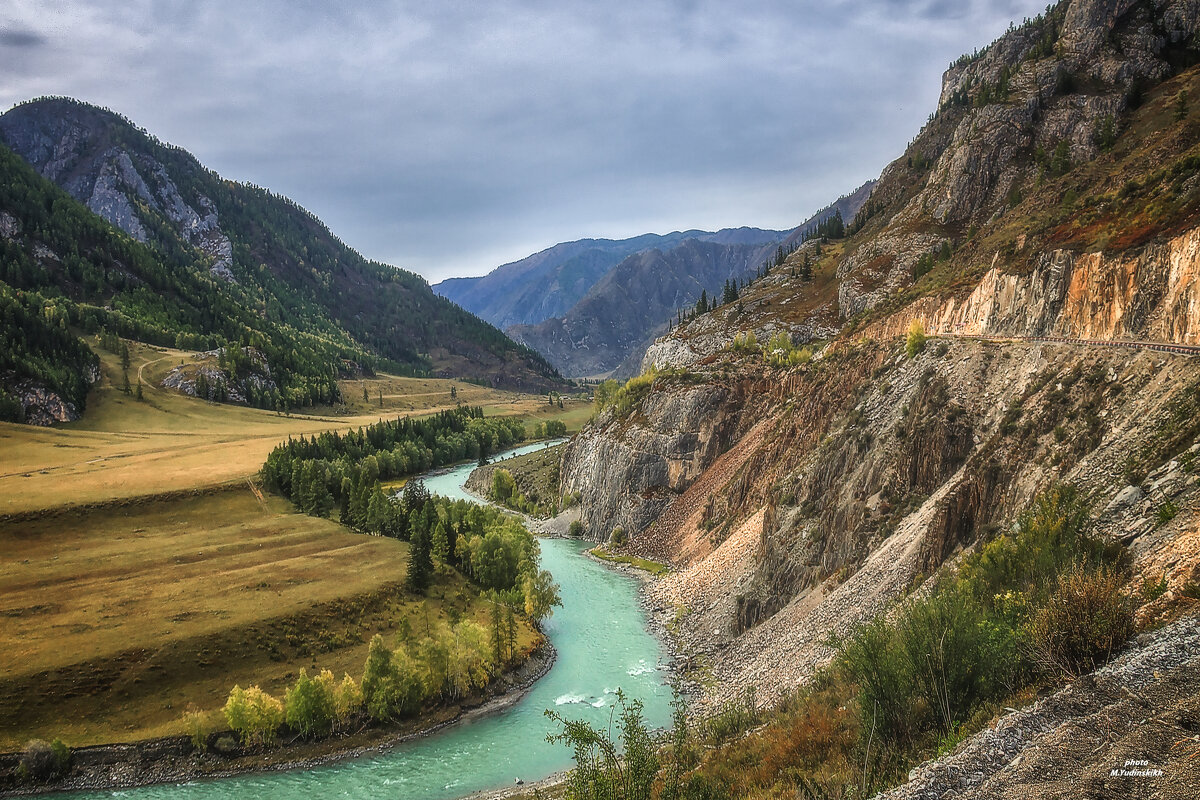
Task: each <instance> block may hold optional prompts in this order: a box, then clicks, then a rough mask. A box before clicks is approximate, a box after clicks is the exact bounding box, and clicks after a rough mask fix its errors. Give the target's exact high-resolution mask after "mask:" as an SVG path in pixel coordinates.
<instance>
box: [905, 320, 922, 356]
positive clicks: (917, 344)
mask: <svg viewBox="0 0 1200 800" xmlns="http://www.w3.org/2000/svg"><path fill="white" fill-rule="evenodd" d="M924 349H925V326H924V325H922V324H921V321H920V320H917V319H914V320H913V321H912V324H911V325H909V326H908V337H907V338H906V339H905V343H904V352H906V353H907V354H908V357H909V358H916V357H917V356H918V355H920V353H921V352H922V351H923V350H924Z"/></svg>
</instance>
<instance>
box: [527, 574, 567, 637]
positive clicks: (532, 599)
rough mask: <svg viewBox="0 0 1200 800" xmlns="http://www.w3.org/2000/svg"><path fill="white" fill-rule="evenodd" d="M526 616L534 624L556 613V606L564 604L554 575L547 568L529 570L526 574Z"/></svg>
mask: <svg viewBox="0 0 1200 800" xmlns="http://www.w3.org/2000/svg"><path fill="white" fill-rule="evenodd" d="M524 590H525V616H527V617H529V619H530V620H531V621H533V623H534V624H538V623H540V622H541V621H542V620H543V619H545V618H546V617H548V616H550V615H551V614H553V613H554V607H555V606H561V605H562V597H561V595H560V594H559V591H558V584H557V583H555V582H554V576H553V575H551V574H550V573H549V572H548V571H547V570H544V569H543V570H539V571H538V572H529V573H527V574H526V576H525V585H524Z"/></svg>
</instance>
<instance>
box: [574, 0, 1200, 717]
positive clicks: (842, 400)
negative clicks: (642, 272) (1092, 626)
mask: <svg viewBox="0 0 1200 800" xmlns="http://www.w3.org/2000/svg"><path fill="white" fill-rule="evenodd" d="M1197 30H1200V7H1196V6H1195V5H1194V4H1192V3H1187V2H1157V3H1155V2H1123V1H1119V2H1101V1H1100V0H1075V2H1070V3H1062V4H1059V5H1057V6H1055V7H1054V8H1052V9H1051V10H1050V11H1049V12H1048V13H1047V15H1045V16H1044V17H1041V18H1039V19H1038V20H1035V21H1032V22H1030V23H1029V24H1027V25H1025V26H1022V27H1020V28H1015V29H1013V30H1011V31H1010V32H1009V33H1007V34H1006V35H1005V36H1003V37H1002V38H1001V39H1000V40H998V41H997V42H996V43H995V44H993V45H992V46H991V47H989V48H987V49H986V50H985V51H983V52H982V53H980V54H977V55H976V56H974V57H971V58H964V59H962V60H960V62H958V63H957V64H956V65H955V66H953V67H952V68H951V69H950V70H949V71H948V72H947V73H946V76H945V79H944V82H943V89H942V95H941V102H940V107H939V109H938V111H937V113H936V114H935V115H934V116H933V117H932V118H931V120H930V122H929V124H928V125H926V127H925V128H924V129H923V130H922V131H921V133H920V134H919V135H918V136H917V137H916V138H915V139H914V141H913V142H912V143H911V144H910V146H909V148H908V149H907V151H906V152H905V154H904V156H903V157H902V158H900V159H898V160H897V161H896V162H894V163H893V164H892V165H890V166H889V167H888V168H887V169H886V170H884V172H883V175H882V177H881V178H880V181H879V182H878V184H877V185H876V186H875V188H874V191H873V193H872V196H871V198H870V200H869V201H868V202H867V204H866V205H865V206H864V209H863V213H862V214H861V215H860V218H859V219H858V220H856V221H855V222H854V224H853V225H852V226H851V229H850V233H849V235H847V236H846V237H845V238H844V239H841V240H834V241H826V242H809V243H808V244H806V245H805V247H804V248H801V250H800V251H798V252H797V254H796V255H794V256H793V257H792V258H791V259H789V261H788V262H787V263H786V264H785V265H784V268H783V269H779V270H775V271H773V272H772V274H771V275H770V276H768V277H766V278H764V279H762V280H759V281H756V282H755V283H754V284H753V285H752V286H751V287H750V288H749V289H748V290H747V291H746V292H744V293H743V296H742V299H741V301H740V302H739V303H737V304H730V305H727V306H722V307H721V308H719V309H717V310H716V311H714V312H712V313H709V314H705V315H702V316H700V317H698V318H697V319H695V320H693V321H691V322H689V323H687V324H685V325H683V326H680V328H678V329H677V330H675V331H673V332H672V333H671V334H670V335H669V336H666V337H664V338H662V339H659V340H658V341H657V342H655V343H654V344H653V345H651V347H650V348H649V350H648V351H647V354H646V357H645V360H644V365H645V366H647V367H648V366H657V367H659V368H660V369H671V370H675V371H676V372H675V373H674V374H673V376H672V377H670V378H664V379H660V380H658V381H656V382H655V384H654V386H653V388H652V390H651V391H650V392H649V394H648V395H647V397H646V399H645V400H644V401H643V402H642V403H641V404H640V405H636V406H635V407H634V408H633V409H632V410H631V411H630V413H629V414H627V415H626V416H624V417H620V418H614V417H611V416H606V417H601V418H600V419H598V420H597V421H596V422H595V423H593V424H592V425H590V426H588V427H587V428H585V430H584V431H583V432H582V433H581V434H580V436H578V437H577V438H576V440H575V441H573V442H572V444H571V446H570V449H569V451H568V455H567V461H566V462H565V464H564V470H563V487H564V489H567V488H569V489H570V490H572V491H581V492H582V496H583V508H582V514H583V518H584V519H585V521H586V524H587V529H588V531H589V533H590V535H591V536H593V537H594V538H603V537H605V536H607V535H608V532H609V531H610V530H611V529H612V528H613V527H615V526H618V525H619V526H622V527H624V528H625V529H626V530H627V532H628V533H629V534H630V535H631V541H630V544H629V549H630V550H631V551H632V552H634V553H637V554H641V555H647V556H651V557H654V558H658V559H664V560H668V561H671V562H672V563H673V564H675V566H676V567H677V568H678V571H677V572H676V573H675V574H674V575H672V576H671V577H669V578H667V579H665V580H663V581H661V582H659V583H657V584H656V585H655V586H654V587H653V588H652V589H651V590H650V591H651V598H652V600H653V604H654V606H655V607H656V608H657V609H658V610H659V611H658V613H660V614H661V615H662V616H663V620H664V622H665V621H668V620H669V621H672V622H673V623H674V624H673V625H672V629H673V630H675V631H676V632H677V634H678V643H679V644H680V646H681V647H682V648H683V649H684V651H685V653H686V654H688V655H690V656H694V657H695V658H696V659H698V663H704V664H707V665H709V668H710V669H711V677H712V678H713V679H714V680H713V681H712V683H711V684H710V686H712V687H713V688H712V689H711V690H710V691H709V698H708V699H709V701H710V702H721V701H724V700H727V699H731V698H734V697H737V696H738V695H739V693H740V692H741V691H742V689H743V688H744V687H746V686H749V685H754V686H756V687H757V688H758V691H759V694H758V696H759V698H760V700H763V701H769V700H771V699H774V698H778V697H780V696H782V695H783V694H784V693H785V692H787V691H789V690H791V689H792V688H793V687H795V685H796V684H797V683H799V682H802V681H804V680H805V679H806V678H807V677H808V676H809V675H811V674H812V671H813V670H814V669H815V668H816V667H817V666H818V665H820V664H821V663H823V662H824V661H825V660H826V659H827V658H828V657H829V656H830V650H829V649H828V646H827V643H828V638H829V634H830V633H831V632H835V633H840V634H846V633H849V632H851V631H852V630H853V629H854V627H855V626H856V625H858V624H859V623H861V622H863V621H865V620H867V619H869V618H871V617H873V616H874V615H876V614H878V613H881V612H883V611H885V610H887V609H889V608H891V607H893V606H894V603H895V601H896V599H897V598H898V597H900V596H901V595H902V594H903V593H904V592H906V591H908V590H909V589H910V588H911V587H913V586H914V585H916V584H917V583H918V582H920V581H921V580H923V579H924V578H926V577H928V576H930V575H932V574H934V573H936V572H937V571H938V570H939V569H941V568H942V567H943V565H945V564H947V563H954V561H955V560H956V559H957V558H959V557H960V556H961V554H962V553H964V552H965V551H967V550H968V549H970V548H971V547H973V546H974V544H975V543H976V542H977V541H978V540H979V538H980V537H982V536H985V535H987V533H988V532H989V531H991V530H993V529H994V528H995V526H1003V525H1007V524H1010V523H1011V521H1012V519H1013V518H1014V517H1015V515H1016V514H1017V513H1018V512H1019V511H1020V509H1021V508H1023V507H1024V505H1025V504H1026V503H1027V502H1028V501H1029V500H1030V498H1032V497H1033V496H1034V495H1035V494H1036V493H1037V492H1038V491H1040V490H1041V489H1043V488H1044V487H1046V486H1047V485H1049V484H1051V483H1054V482H1057V481H1069V482H1072V483H1074V484H1076V485H1077V486H1079V487H1080V488H1081V489H1082V490H1083V491H1084V492H1085V493H1088V494H1089V495H1090V496H1092V497H1093V498H1094V501H1095V504H1096V505H1095V509H1096V513H1097V515H1098V516H1099V521H1098V525H1099V528H1100V530H1101V531H1102V532H1104V533H1105V534H1106V535H1108V536H1111V537H1112V538H1114V539H1120V540H1121V541H1123V542H1125V543H1126V545H1127V546H1128V547H1129V548H1130V550H1131V552H1132V554H1133V556H1134V560H1135V568H1136V570H1137V571H1138V572H1139V573H1140V574H1145V575H1162V576H1165V579H1166V581H1167V583H1168V584H1169V586H1170V587H1171V588H1170V589H1169V590H1168V594H1170V593H1171V592H1173V591H1176V590H1178V589H1179V587H1181V586H1183V585H1185V584H1186V583H1187V582H1188V581H1190V580H1194V577H1193V576H1194V575H1195V574H1196V573H1197V571H1200V546H1197V543H1196V537H1195V536H1194V534H1193V533H1192V532H1193V531H1194V528H1195V518H1194V513H1195V512H1194V509H1195V508H1196V507H1198V506H1197V502H1198V499H1200V487H1198V485H1197V476H1196V475H1195V474H1194V470H1195V466H1188V465H1194V462H1195V461H1196V460H1197V454H1200V442H1198V439H1197V437H1200V421H1198V420H1200V358H1192V357H1188V356H1178V355H1170V356H1165V355H1161V354H1158V353H1154V352H1150V351H1145V350H1138V349H1127V348H1118V347H1087V346H1082V345H1071V344H1063V345H1042V344H1031V343H1023V342H1009V341H994V342H988V341H972V340H966V339H958V338H955V337H956V336H985V337H1000V338H1002V337H1042V336H1048V337H1062V338H1068V339H1089V340H1099V341H1101V342H1114V343H1120V342H1128V341H1129V340H1153V341H1162V342H1176V343H1189V344H1190V343H1200V280H1198V278H1200V261H1198V257H1200V211H1197V209H1198V208H1200V204H1198V203H1197V200H1198V198H1200V179H1197V178H1196V172H1197V170H1198V169H1200V162H1198V161H1197V159H1196V158H1195V157H1194V152H1193V149H1192V148H1193V147H1194V145H1195V143H1196V141H1198V135H1200V134H1198V131H1197V130H1196V129H1195V128H1193V123H1192V122H1191V121H1190V117H1189V113H1190V112H1189V111H1188V107H1187V104H1186V97H1185V96H1183V95H1182V94H1181V93H1182V91H1183V90H1185V89H1188V88H1189V87H1191V88H1193V89H1198V88H1200V69H1198V68H1196V67H1191V66H1190V65H1193V64H1196V63H1197V62H1198V60H1200V52H1197V51H1196V49H1195V48H1194V47H1193V44H1192V41H1193V37H1194V36H1195V34H1196V32H1197ZM1164 81H1167V83H1163V82H1164ZM1180 97H1184V99H1183V100H1182V101H1181V100H1180V99H1179V98H1180ZM801 262H803V263H805V264H811V265H812V268H813V273H814V274H813V277H812V279H811V280H805V279H798V278H797V277H796V274H795V269H796V267H797V266H798V265H799V264H800V263H801ZM927 274H928V275H930V277H929V278H926V279H924V280H922V278H923V276H925V275H927ZM913 320H918V321H920V322H921V323H923V325H924V328H925V331H926V332H927V333H928V334H931V335H941V336H944V337H946V338H945V339H944V340H941V341H939V340H931V341H930V342H929V343H927V344H926V346H925V349H924V351H923V352H921V353H919V354H918V355H917V356H916V357H915V358H910V357H909V356H908V355H906V354H905V352H904V347H903V338H902V337H903V336H904V334H905V333H906V331H907V330H908V328H909V326H910V324H911V323H912V322H913ZM745 331H754V332H755V333H756V334H757V337H758V340H759V342H765V341H766V339H767V337H768V336H770V335H771V334H773V333H775V332H779V331H783V332H786V333H788V334H789V335H790V337H791V340H792V342H793V343H794V344H795V345H800V344H804V343H810V342H814V340H829V341H828V342H821V341H818V342H816V344H815V345H814V346H813V348H812V349H813V351H814V352H813V355H812V359H811V361H808V362H807V363H805V364H804V365H803V366H797V367H792V368H784V367H771V366H770V364H769V363H768V360H767V359H766V358H764V355H763V354H762V353H761V352H760V350H759V349H758V348H754V347H748V348H747V347H744V346H743V347H740V348H733V347H730V345H731V343H732V342H733V340H734V337H735V336H736V335H737V334H739V333H743V332H745ZM680 370H683V371H685V372H683V373H680V372H679V371H680ZM680 374H682V375H684V376H685V377H683V378H681V377H679V375H680ZM668 409H669V411H668ZM1176 509H1185V510H1181V511H1179V513H1178V516H1175V513H1174V511H1175V510H1176Z"/></svg>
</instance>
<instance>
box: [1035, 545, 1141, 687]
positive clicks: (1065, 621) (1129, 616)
mask: <svg viewBox="0 0 1200 800" xmlns="http://www.w3.org/2000/svg"><path fill="white" fill-rule="evenodd" d="M1123 583H1124V576H1123V575H1122V574H1121V573H1120V572H1119V571H1117V570H1113V569H1110V568H1108V567H1100V568H1098V569H1097V568H1089V567H1086V566H1078V567H1076V568H1075V569H1073V570H1071V571H1070V572H1068V573H1067V574H1065V575H1063V576H1062V577H1061V578H1059V580H1058V583H1057V585H1056V587H1055V590H1054V592H1053V594H1051V595H1050V597H1049V599H1048V600H1047V602H1046V604H1045V605H1044V606H1043V607H1042V608H1041V609H1039V610H1038V612H1037V614H1035V615H1034V618H1033V620H1032V622H1031V623H1030V625H1029V632H1030V638H1031V640H1032V647H1033V653H1034V658H1035V659H1036V661H1037V662H1038V664H1039V665H1040V666H1041V667H1042V668H1043V669H1045V670H1046V671H1047V672H1051V673H1058V674H1061V675H1064V676H1068V677H1074V676H1078V675H1082V674H1084V673H1085V672H1090V671H1092V670H1093V669H1095V668H1096V667H1098V666H1100V665H1101V664H1103V663H1105V662H1106V661H1108V659H1109V658H1110V657H1111V656H1112V654H1113V652H1114V651H1116V650H1117V648H1119V647H1120V646H1121V645H1123V644H1124V643H1125V642H1126V641H1128V640H1129V637H1130V636H1132V635H1133V630H1134V625H1133V608H1132V602H1131V601H1130V599H1129V598H1128V597H1127V596H1125V595H1124V594H1123V593H1122V592H1121V587H1122V584H1123Z"/></svg>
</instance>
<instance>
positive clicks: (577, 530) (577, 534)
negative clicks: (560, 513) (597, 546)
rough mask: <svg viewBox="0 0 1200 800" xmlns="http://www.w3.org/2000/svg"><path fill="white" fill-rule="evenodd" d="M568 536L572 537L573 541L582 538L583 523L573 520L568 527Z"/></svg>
mask: <svg viewBox="0 0 1200 800" xmlns="http://www.w3.org/2000/svg"><path fill="white" fill-rule="evenodd" d="M567 536H570V537H571V538H572V539H579V538H582V537H583V523H582V522H580V521H579V520H577V519H573V520H571V524H570V525H568V526H567Z"/></svg>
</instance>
